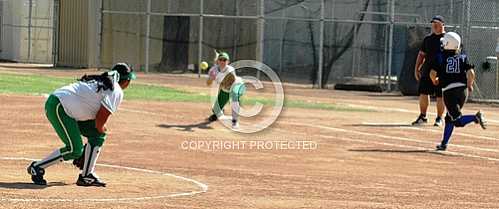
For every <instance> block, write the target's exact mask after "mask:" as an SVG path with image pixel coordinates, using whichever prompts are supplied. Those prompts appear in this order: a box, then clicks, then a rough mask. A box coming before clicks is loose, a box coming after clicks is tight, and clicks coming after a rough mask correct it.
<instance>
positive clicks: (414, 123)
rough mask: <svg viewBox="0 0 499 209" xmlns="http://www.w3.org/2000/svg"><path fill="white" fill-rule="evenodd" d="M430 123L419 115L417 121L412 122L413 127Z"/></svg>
mask: <svg viewBox="0 0 499 209" xmlns="http://www.w3.org/2000/svg"><path fill="white" fill-rule="evenodd" d="M427 122H428V119H427V118H426V116H423V115H419V116H418V118H417V119H416V121H414V122H412V125H413V126H415V125H423V124H425V123H427Z"/></svg>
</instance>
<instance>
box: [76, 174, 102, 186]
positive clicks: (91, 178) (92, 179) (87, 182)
mask: <svg viewBox="0 0 499 209" xmlns="http://www.w3.org/2000/svg"><path fill="white" fill-rule="evenodd" d="M76 185H78V186H84V187H88V186H94V187H105V186H106V183H105V182H103V181H101V180H100V179H99V178H98V177H96V176H95V175H94V174H88V175H87V176H85V177H83V176H82V175H81V174H80V175H78V180H77V181H76Z"/></svg>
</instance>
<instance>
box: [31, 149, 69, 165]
mask: <svg viewBox="0 0 499 209" xmlns="http://www.w3.org/2000/svg"><path fill="white" fill-rule="evenodd" d="M62 161H63V159H62V155H61V151H59V149H56V150H54V151H53V152H52V153H50V155H48V156H47V157H45V158H44V159H43V160H40V161H38V162H36V163H35V164H34V166H38V167H40V168H47V167H49V166H52V165H55V164H57V163H60V162H62Z"/></svg>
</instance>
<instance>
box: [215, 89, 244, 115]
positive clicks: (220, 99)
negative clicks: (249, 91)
mask: <svg viewBox="0 0 499 209" xmlns="http://www.w3.org/2000/svg"><path fill="white" fill-rule="evenodd" d="M245 92H246V86H245V85H244V84H243V83H241V84H236V85H235V86H234V87H232V88H231V90H230V92H225V91H223V90H222V89H220V90H219V91H218V96H217V101H216V103H215V104H214V105H213V113H215V114H216V115H219V114H221V112H222V110H223V108H224V106H225V105H226V104H227V102H229V99H232V102H241V97H242V96H243V95H244V93H245Z"/></svg>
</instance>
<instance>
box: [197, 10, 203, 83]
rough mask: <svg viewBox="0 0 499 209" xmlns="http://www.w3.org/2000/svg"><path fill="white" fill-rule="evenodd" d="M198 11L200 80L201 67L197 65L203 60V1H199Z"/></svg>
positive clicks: (199, 76)
mask: <svg viewBox="0 0 499 209" xmlns="http://www.w3.org/2000/svg"><path fill="white" fill-rule="evenodd" d="M200 1H201V2H200V4H201V5H200V10H199V28H198V29H199V32H198V33H199V34H198V38H199V40H198V78H201V67H199V64H200V63H201V60H202V59H203V31H204V29H203V19H204V18H203V13H204V0H200Z"/></svg>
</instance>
